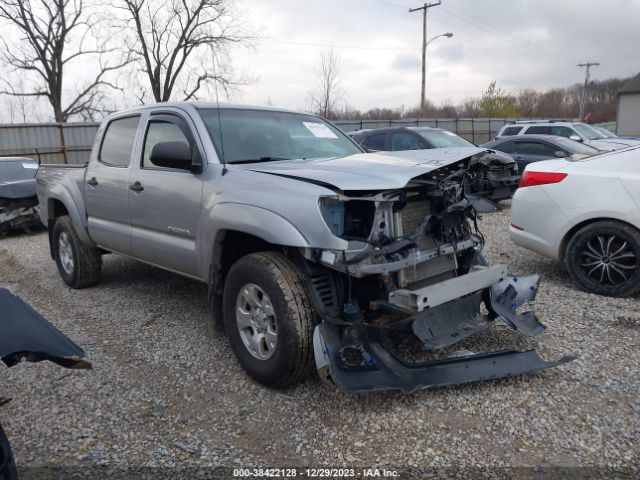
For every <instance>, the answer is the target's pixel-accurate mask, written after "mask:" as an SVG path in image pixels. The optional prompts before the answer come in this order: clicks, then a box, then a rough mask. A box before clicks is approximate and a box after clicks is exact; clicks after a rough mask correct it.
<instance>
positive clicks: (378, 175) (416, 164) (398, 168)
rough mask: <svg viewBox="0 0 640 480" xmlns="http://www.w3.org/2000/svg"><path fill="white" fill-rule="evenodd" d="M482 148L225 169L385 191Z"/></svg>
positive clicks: (241, 165) (343, 187) (248, 165)
mask: <svg viewBox="0 0 640 480" xmlns="http://www.w3.org/2000/svg"><path fill="white" fill-rule="evenodd" d="M485 151H486V149H485V148H469V147H462V148H447V149H444V148H443V149H431V150H409V151H407V152H393V155H388V154H387V152H385V153H384V154H379V153H362V154H356V155H351V156H348V157H340V158H330V159H317V160H285V161H279V162H268V163H257V164H256V163H252V164H239V165H229V166H228V167H229V168H242V169H246V170H251V171H253V172H262V173H267V174H272V175H280V176H283V177H289V178H295V179H299V180H303V181H304V180H306V181H311V182H314V183H319V184H324V185H330V186H334V187H337V188H338V189H340V190H343V191H346V190H388V189H395V188H402V187H404V186H405V185H407V183H409V182H410V181H411V179H413V178H415V177H418V176H420V175H424V174H426V173H429V172H433V171H434V170H437V169H439V168H442V167H446V166H447V165H451V164H454V163H456V162H459V161H461V160H465V159H467V158H469V157H472V156H473V155H476V154H478V153H482V152H485Z"/></svg>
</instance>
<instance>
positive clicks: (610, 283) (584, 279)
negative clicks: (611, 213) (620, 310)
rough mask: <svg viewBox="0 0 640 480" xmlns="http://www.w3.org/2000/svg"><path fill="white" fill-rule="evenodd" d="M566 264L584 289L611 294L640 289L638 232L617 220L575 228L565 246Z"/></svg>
mask: <svg viewBox="0 0 640 480" xmlns="http://www.w3.org/2000/svg"><path fill="white" fill-rule="evenodd" d="M565 263H566V265H567V270H568V271H569V275H571V278H572V279H573V280H574V281H575V282H576V283H578V284H579V285H580V286H581V287H582V288H583V289H584V290H586V291H589V292H593V293H597V294H598V295H609V296H614V297H628V296H632V295H635V294H637V293H638V292H640V232H638V230H636V229H635V228H633V227H631V226H630V225H627V224H624V223H620V222H616V221H610V220H607V221H600V222H595V223H592V224H590V225H587V226H585V227H583V228H581V229H580V230H578V231H577V232H576V233H575V234H574V235H573V237H572V238H571V240H570V241H569V243H568V245H567V250H566V254H565Z"/></svg>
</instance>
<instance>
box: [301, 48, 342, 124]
mask: <svg viewBox="0 0 640 480" xmlns="http://www.w3.org/2000/svg"><path fill="white" fill-rule="evenodd" d="M317 75H318V84H317V86H316V88H315V89H314V90H312V91H310V92H309V106H310V109H311V111H313V112H314V113H316V114H318V115H320V116H322V117H325V118H329V119H333V118H334V116H335V110H336V104H337V103H338V102H339V101H340V100H341V99H342V98H343V97H344V91H343V90H342V89H341V88H340V59H339V58H338V54H337V53H336V51H335V50H334V49H333V48H330V49H329V50H327V51H325V52H323V53H322V54H321V55H320V65H319V67H318V69H317Z"/></svg>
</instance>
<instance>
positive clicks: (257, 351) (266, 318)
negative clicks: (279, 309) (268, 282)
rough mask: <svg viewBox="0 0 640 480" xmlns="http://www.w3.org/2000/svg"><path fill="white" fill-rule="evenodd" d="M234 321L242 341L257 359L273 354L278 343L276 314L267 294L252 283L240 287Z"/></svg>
mask: <svg viewBox="0 0 640 480" xmlns="http://www.w3.org/2000/svg"><path fill="white" fill-rule="evenodd" d="M236 323H237V324H238V331H239V332H240V338H241V339H242V343H244V346H245V347H246V348H247V350H248V351H249V353H251V355H253V356H254V357H255V358H257V359H258V360H268V359H269V358H271V357H272V356H273V354H274V353H275V351H276V345H277V344H278V332H277V330H276V314H275V311H274V309H273V305H272V304H271V300H270V299H269V296H268V295H267V294H266V293H265V292H264V290H262V288H260V287H259V286H258V285H256V284H254V283H248V284H246V285H245V286H244V287H242V288H241V289H240V291H239V292H238V297H237V299H236Z"/></svg>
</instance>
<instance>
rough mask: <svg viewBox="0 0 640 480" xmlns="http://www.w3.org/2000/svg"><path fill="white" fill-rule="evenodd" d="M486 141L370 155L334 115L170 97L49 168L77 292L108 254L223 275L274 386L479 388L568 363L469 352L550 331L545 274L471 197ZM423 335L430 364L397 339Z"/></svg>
mask: <svg viewBox="0 0 640 480" xmlns="http://www.w3.org/2000/svg"><path fill="white" fill-rule="evenodd" d="M485 153H486V151H485V150H484V149H482V148H463V149H456V148H452V149H438V150H432V151H425V152H423V155H420V156H419V158H409V157H403V158H399V157H390V156H386V155H384V154H370V153H364V152H363V150H362V149H361V147H360V146H358V145H357V144H356V143H355V142H353V141H352V140H351V139H350V138H348V137H347V136H346V135H345V134H343V133H342V132H341V131H340V130H339V129H338V128H336V127H335V126H333V125H332V124H331V123H329V122H326V121H325V120H323V119H321V118H319V117H316V116H313V115H308V114H303V113H299V112H292V111H287V110H277V109H273V108H260V107H244V106H237V105H218V104H208V103H175V104H173V103H169V104H158V105H150V106H143V107H140V108H136V109H134V110H129V111H126V112H121V113H118V114H114V115H112V116H111V117H109V118H108V119H107V120H106V121H105V122H104V123H103V125H102V126H101V128H100V130H99V132H98V135H97V138H96V144H95V147H94V149H93V152H92V156H91V160H90V162H89V164H88V165H87V166H86V167H84V166H83V167H77V168H69V167H64V168H61V167H57V166H49V165H47V166H44V167H42V168H41V169H40V172H39V173H38V196H39V198H40V201H41V205H42V211H41V215H42V219H43V222H45V223H46V224H47V225H48V226H49V235H50V245H51V254H52V257H53V258H54V259H55V261H56V262H57V265H58V270H59V271H60V275H61V276H62V278H63V279H64V280H65V282H67V283H68V284H69V285H70V286H71V287H73V288H82V287H86V286H89V285H93V284H95V283H97V282H98V280H99V276H100V268H101V264H102V262H101V258H102V255H104V254H106V253H109V252H113V253H119V254H124V255H127V256H128V257H132V258H136V259H138V260H141V261H144V262H146V263H149V264H152V265H156V266H158V267H161V268H165V269H167V270H171V271H173V272H177V273H180V274H182V275H186V276H189V277H191V278H195V279H198V280H201V281H203V282H207V283H208V284H209V292H210V303H211V311H212V314H213V316H214V317H215V318H216V319H217V320H218V322H219V324H220V325H223V326H224V330H225V332H226V334H227V336H228V337H229V341H230V344H231V346H232V348H233V350H234V353H235V354H236V356H237V357H238V360H239V361H240V363H241V364H242V366H243V367H244V369H245V370H246V371H247V372H248V373H249V375H251V376H252V377H253V378H255V379H256V380H258V381H260V382H262V383H264V384H266V385H269V386H273V387H282V386H285V385H289V384H292V383H294V382H297V381H300V380H302V379H304V378H305V377H307V376H308V375H309V374H310V373H311V372H312V371H313V369H314V366H315V367H316V368H317V370H318V372H319V373H320V376H321V377H322V378H323V379H324V380H327V381H330V382H331V383H332V384H334V385H337V386H338V387H340V388H342V389H344V390H350V391H361V390H379V389H400V390H404V391H413V390H416V389H420V388H429V387H436V386H441V385H450V384H458V383H465V382H473V381H479V380H484V379H492V378H498V377H504V376H510V375H519V374H523V373H527V372H531V371H534V370H539V369H543V368H548V367H552V366H556V365H559V364H561V363H564V362H566V361H568V360H570V357H565V358H562V359H559V360H555V361H544V360H542V359H541V358H540V357H539V356H538V354H537V353H536V352H535V351H534V350H530V351H517V350H513V349H512V350H503V351H499V352H489V353H472V352H469V351H466V352H459V351H458V352H451V353H449V352H448V350H449V349H450V347H452V346H454V345H456V344H458V343H459V342H463V341H466V340H470V339H469V337H470V336H471V335H473V334H474V333H477V332H479V331H480V330H483V329H484V328H486V327H487V326H488V325H490V324H491V323H492V322H494V321H500V322H504V323H506V324H507V325H508V326H510V327H511V328H512V329H513V330H515V331H516V332H517V333H519V334H522V335H525V336H536V335H539V334H540V333H542V332H543V331H544V329H545V327H544V326H543V325H542V324H541V323H540V322H539V321H538V320H537V319H536V317H535V315H534V314H533V312H532V311H531V310H529V309H528V308H527V305H528V303H529V302H530V301H531V300H533V299H534V298H535V296H536V293H537V291H538V283H539V278H538V277H537V276H532V277H513V276H509V275H508V273H507V271H506V267H505V266H504V265H487V264H486V262H485V261H484V259H483V257H482V247H483V243H484V240H483V237H482V233H481V232H480V229H479V228H478V216H477V213H478V211H481V210H486V209H487V208H492V204H490V202H487V201H486V200H483V199H482V198H479V197H474V196H472V195H468V194H465V188H464V185H465V182H466V181H467V178H466V177H467V176H468V175H470V174H473V171H474V166H476V164H477V163H478V162H480V161H481V160H482V157H483V155H484V154H485ZM397 337H400V338H401V339H402V338H411V339H413V340H416V341H417V342H419V343H420V345H421V346H422V349H424V350H426V351H427V352H432V353H434V357H437V358H436V359H433V360H431V361H429V362H426V363H425V362H415V361H411V359H410V358H406V356H404V355H403V351H402V349H398V348H396V345H395V343H396V341H395V340H396V339H397Z"/></svg>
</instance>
